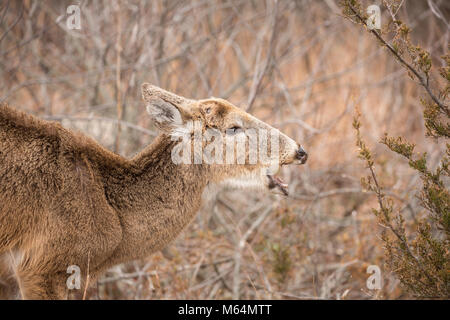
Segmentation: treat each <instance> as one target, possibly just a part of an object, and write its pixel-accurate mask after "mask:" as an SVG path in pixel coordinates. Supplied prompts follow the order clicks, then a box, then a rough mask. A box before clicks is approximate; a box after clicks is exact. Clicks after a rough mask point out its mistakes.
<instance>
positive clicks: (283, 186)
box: [267, 174, 289, 196]
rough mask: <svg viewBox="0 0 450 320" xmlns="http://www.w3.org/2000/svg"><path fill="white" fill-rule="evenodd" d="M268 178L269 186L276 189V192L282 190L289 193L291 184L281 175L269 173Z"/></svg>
mask: <svg viewBox="0 0 450 320" xmlns="http://www.w3.org/2000/svg"><path fill="white" fill-rule="evenodd" d="M267 178H268V179H269V184H268V187H269V189H270V190H272V191H275V192H276V193H278V192H281V193H282V194H283V195H285V196H288V195H289V192H288V187H289V185H288V184H287V183H285V182H284V181H283V180H282V179H281V178H280V177H278V176H276V175H271V174H268V175H267Z"/></svg>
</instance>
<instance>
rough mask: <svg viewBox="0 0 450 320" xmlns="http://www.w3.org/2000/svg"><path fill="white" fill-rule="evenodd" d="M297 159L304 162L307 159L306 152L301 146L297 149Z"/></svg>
mask: <svg viewBox="0 0 450 320" xmlns="http://www.w3.org/2000/svg"><path fill="white" fill-rule="evenodd" d="M297 159H298V160H300V161H301V163H305V162H306V160H307V159H308V153H306V151H305V150H304V149H303V148H302V147H300V148H299V149H298V150H297Z"/></svg>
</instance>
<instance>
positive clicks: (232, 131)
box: [226, 126, 242, 135]
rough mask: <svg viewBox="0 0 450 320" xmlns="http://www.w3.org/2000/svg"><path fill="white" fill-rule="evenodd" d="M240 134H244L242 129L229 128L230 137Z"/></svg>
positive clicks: (237, 127) (236, 127)
mask: <svg viewBox="0 0 450 320" xmlns="http://www.w3.org/2000/svg"><path fill="white" fill-rule="evenodd" d="M239 132H242V128H241V127H239V126H232V127H231V128H228V129H227V131H226V133H227V134H229V135H234V134H238V133H239Z"/></svg>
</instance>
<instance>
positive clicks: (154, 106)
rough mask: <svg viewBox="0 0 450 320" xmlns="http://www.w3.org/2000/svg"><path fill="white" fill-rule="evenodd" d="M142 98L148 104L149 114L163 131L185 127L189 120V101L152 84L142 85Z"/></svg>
mask: <svg viewBox="0 0 450 320" xmlns="http://www.w3.org/2000/svg"><path fill="white" fill-rule="evenodd" d="M142 97H143V98H144V100H145V102H146V103H147V112H148V113H149V114H150V116H151V117H152V118H153V120H154V121H155V123H156V125H157V126H158V127H159V128H160V129H162V130H171V129H173V128H175V127H177V126H181V125H183V122H184V120H186V119H187V118H189V112H188V111H187V108H186V105H187V104H188V103H189V100H188V99H185V98H182V97H179V96H177V95H175V94H173V93H170V92H168V91H165V90H163V89H161V88H158V87H156V86H152V85H151V84H148V83H144V84H143V85H142Z"/></svg>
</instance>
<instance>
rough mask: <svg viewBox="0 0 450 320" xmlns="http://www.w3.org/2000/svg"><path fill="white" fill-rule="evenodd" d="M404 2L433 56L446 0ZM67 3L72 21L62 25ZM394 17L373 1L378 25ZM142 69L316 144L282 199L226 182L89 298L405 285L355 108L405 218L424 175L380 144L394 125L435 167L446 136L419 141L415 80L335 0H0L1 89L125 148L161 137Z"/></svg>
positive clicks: (344, 291)
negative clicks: (369, 175)
mask: <svg viewBox="0 0 450 320" xmlns="http://www.w3.org/2000/svg"><path fill="white" fill-rule="evenodd" d="M399 2H404V3H403V4H402V6H401V7H400V10H399V12H398V15H399V16H400V17H401V18H402V19H403V21H404V22H405V23H406V24H408V25H409V26H410V27H411V29H412V36H413V42H416V43H420V44H421V45H422V47H423V48H424V49H426V50H428V51H429V52H430V53H431V57H432V59H433V62H434V63H435V64H437V67H440V66H441V65H440V63H441V62H440V60H439V57H440V56H441V55H443V54H444V53H445V52H446V51H447V48H448V42H449V24H448V21H449V12H450V2H448V1H444V0H442V1H439V0H432V1H431V0H429V1H427V0H417V1H416V0H414V1H412V0H406V1H399ZM73 4H75V5H78V7H79V13H80V16H79V17H80V19H79V22H80V25H79V26H80V27H81V28H80V29H69V28H68V24H67V20H68V19H71V17H72V19H73V15H72V13H73V12H69V13H68V12H67V8H68V7H69V6H70V5H73ZM363 4H365V5H366V6H368V5H371V4H380V5H381V1H376V0H371V1H363ZM390 19H391V18H390V17H389V15H388V14H387V13H386V12H384V11H383V10H382V11H381V23H382V24H383V25H384V24H386V23H388V22H389V21H390ZM71 21H73V20H71ZM69 26H70V24H69ZM143 82H150V83H152V84H155V85H158V86H160V87H162V88H164V89H167V90H169V91H172V92H174V93H176V94H179V95H183V96H185V97H188V98H194V99H202V98H207V97H210V96H214V97H220V98H224V99H228V100H229V101H230V102H232V103H233V104H235V105H237V106H240V107H242V108H244V109H245V108H248V109H249V112H250V113H252V114H254V115H255V116H257V117H259V118H260V119H262V120H263V121H265V122H267V123H269V124H271V125H273V126H275V127H277V128H279V129H281V130H282V131H283V132H284V133H286V134H287V135H289V136H290V137H292V138H294V139H295V140H297V141H299V142H300V143H301V144H302V145H303V146H305V149H306V150H307V151H308V152H309V156H310V157H309V160H308V162H307V164H306V165H304V166H301V167H289V168H288V167H287V168H284V169H283V172H282V176H283V177H284V180H285V181H286V182H288V183H289V185H290V187H289V188H290V195H289V196H288V197H276V196H272V195H270V194H265V193H261V192H255V191H251V190H249V191H242V190H239V191H236V190H222V191H221V192H220V193H219V195H218V197H217V199H216V200H215V201H214V203H213V204H212V205H211V206H210V207H208V208H205V209H203V210H202V211H201V212H200V213H199V214H198V216H197V217H196V218H195V220H194V221H193V222H192V224H191V225H190V226H189V227H188V228H187V229H186V230H185V231H184V232H183V233H182V234H181V235H180V236H179V237H178V238H177V240H176V241H175V242H174V243H172V244H171V245H170V246H169V247H167V248H166V249H165V250H163V252H159V253H156V254H154V255H152V256H150V257H148V258H146V259H144V260H142V261H135V262H133V263H129V264H127V265H121V266H118V267H116V268H114V269H112V270H110V271H109V272H108V273H107V274H105V275H104V276H103V277H102V278H100V279H99V280H98V281H97V282H96V283H93V284H91V288H90V289H89V291H88V294H87V298H88V299H231V298H234V299H238V298H240V299H312V298H315V299H397V298H408V295H407V294H406V293H405V292H404V291H403V290H402V289H401V288H400V286H399V282H398V280H397V279H396V278H395V276H394V275H393V274H391V273H390V272H389V271H388V270H387V269H386V268H385V267H384V263H385V261H384V253H383V243H382V241H381V240H380V229H381V227H380V226H379V225H378V224H377V221H376V218H375V217H374V216H373V214H372V213H371V207H373V206H376V198H375V196H374V195H373V194H371V193H369V192H365V191H364V190H362V188H361V186H360V178H361V177H362V176H364V175H366V169H365V167H364V163H363V162H362V161H360V160H359V159H358V158H357V152H356V151H357V148H356V146H355V132H354V130H353V128H352V125H351V123H352V117H353V114H354V109H355V106H359V108H360V110H361V113H362V122H363V129H362V132H363V135H364V138H365V140H366V142H367V143H368V145H369V147H370V148H372V150H373V151H374V153H375V155H376V160H377V164H376V165H377V170H378V171H377V174H378V176H379V177H380V179H381V180H382V182H383V185H384V187H385V188H386V189H385V190H386V192H387V194H389V195H391V196H393V197H394V199H395V201H396V202H397V205H399V206H400V208H401V210H402V213H403V214H404V216H405V219H407V222H408V223H409V224H410V225H412V224H414V222H415V221H416V218H417V215H418V214H419V213H420V210H421V208H420V207H419V203H418V200H417V199H416V197H415V196H414V195H415V191H416V189H417V184H418V181H419V180H418V176H417V174H416V173H415V172H414V171H413V170H411V169H409V168H408V166H407V165H405V162H404V161H403V160H402V159H400V157H399V156H395V155H393V154H392V153H388V152H386V147H385V146H383V145H381V144H379V143H378V141H379V139H380V138H381V137H382V136H383V134H384V132H389V133H390V135H392V136H396V135H403V136H404V137H405V138H407V139H409V140H412V141H415V142H416V143H417V145H418V146H417V151H420V152H424V151H427V152H428V154H429V161H430V163H431V164H433V161H437V159H439V158H440V156H441V155H442V152H443V148H441V147H440V146H439V145H436V144H433V143H430V142H429V141H428V140H426V139H424V132H425V128H424V124H423V120H422V115H421V114H422V106H421V105H420V102H419V99H418V97H420V96H421V95H422V94H423V92H422V91H421V89H419V88H418V86H417V85H416V84H415V83H414V82H413V81H412V80H410V79H409V77H408V76H407V73H406V71H405V70H404V69H403V68H402V67H401V66H400V65H399V64H398V63H397V62H396V61H395V60H394V59H393V58H392V57H391V56H389V55H388V53H387V52H386V51H385V50H384V49H382V48H381V47H380V46H379V45H378V44H377V42H376V41H375V40H374V39H373V38H372V37H371V36H370V35H369V34H368V33H367V32H365V31H364V30H363V29H361V28H360V27H359V26H356V25H354V24H352V23H351V22H350V21H348V20H346V19H345V18H343V17H342V15H341V10H340V7H339V3H338V1H337V0H323V1H313V0H297V1H287V0H286V1H284V0H278V1H275V0H267V1H264V0H260V1H257V0H250V1H249V0H223V1H216V0H214V1H209V0H208V1H206V0H193V1H182V0H152V1H140V0H125V1H109V0H103V1H102V0H100V1H56V0H54V1H31V0H30V1H10V0H1V1H0V101H1V102H7V103H8V104H9V105H10V106H11V107H14V108H17V109H20V110H24V111H27V112H29V113H31V114H34V115H37V116H39V117H41V118H44V119H48V120H55V121H60V122H62V124H63V125H64V126H65V127H68V128H72V129H75V130H79V131H82V132H84V133H85V134H87V135H89V136H92V137H93V138H95V139H96V140H97V141H99V143H101V144H102V145H103V146H105V147H106V148H108V149H110V150H113V151H115V152H117V153H119V154H121V155H123V156H125V157H131V156H133V155H134V154H135V153H136V152H138V151H140V150H141V149H142V148H143V147H144V146H146V145H148V144H149V143H151V142H152V140H153V139H154V138H155V136H156V134H157V131H156V128H155V127H154V126H153V124H152V123H151V121H150V119H149V117H147V115H146V112H145V105H144V103H143V101H142V99H141V94H140V85H141V84H142V83H143ZM370 265H376V266H379V268H380V270H381V276H382V279H383V281H382V288H381V289H379V290H370V289H369V288H368V287H367V286H366V281H367V279H368V278H369V276H370V275H371V274H370V273H367V267H368V266H370Z"/></svg>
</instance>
